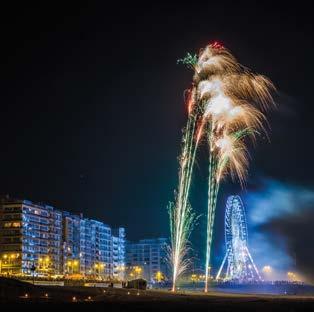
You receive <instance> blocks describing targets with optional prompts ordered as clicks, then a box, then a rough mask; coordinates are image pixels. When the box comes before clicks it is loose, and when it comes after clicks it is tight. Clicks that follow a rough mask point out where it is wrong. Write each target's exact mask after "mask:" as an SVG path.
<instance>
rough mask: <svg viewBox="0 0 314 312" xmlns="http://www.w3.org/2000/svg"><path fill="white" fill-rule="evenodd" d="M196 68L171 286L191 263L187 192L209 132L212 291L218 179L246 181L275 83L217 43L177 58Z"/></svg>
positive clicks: (174, 208)
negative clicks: (249, 145) (249, 146)
mask: <svg viewBox="0 0 314 312" xmlns="http://www.w3.org/2000/svg"><path fill="white" fill-rule="evenodd" d="M179 61H181V62H182V63H184V64H186V65H187V66H188V67H189V68H192V69H193V70H194V77H193V88H192V91H191V97H190V100H189V104H188V112H189V116H188V122H187V127H186V129H185V133H184V139H183V148H182V155H181V158H180V173H179V187H178V193H177V197H176V204H175V205H174V204H172V205H171V207H170V219H171V222H170V223H171V241H172V253H171V257H172V258H171V260H172V266H173V285H174V286H173V289H175V282H176V279H177V277H178V276H179V275H180V273H182V272H183V271H184V269H185V268H186V265H187V260H186V253H187V242H188V237H189V235H190V232H191V229H192V224H193V218H194V214H193V213H192V210H191V207H190V206H189V204H188V194H189V188H190V183H191V177H192V169H193V164H194V159H195V153H196V149H197V146H198V144H199V142H200V140H201V138H202V136H205V135H206V139H207V143H208V147H209V178H208V209H207V242H206V261H205V276H206V278H205V291H206V292H207V289H208V275H209V265H210V252H211V244H212V236H213V225H214V219H215V210H216V202H217V195H218V191H219V186H220V182H221V181H222V179H223V178H224V177H225V176H226V175H227V174H230V175H231V177H232V178H233V179H235V178H238V179H239V181H240V183H241V185H243V183H244V181H245V178H246V175H247V168H248V151H247V145H246V139H245V138H246V137H251V138H252V139H253V140H254V139H255V137H256V135H257V134H258V133H259V131H264V127H263V124H264V122H265V120H266V119H265V116H264V114H263V111H265V110H266V109H267V108H268V107H269V105H270V104H272V103H273V99H272V96H271V92H272V90H273V89H274V86H273V84H272V83H271V82H270V81H269V80H268V79H267V78H266V77H264V76H261V75H255V74H253V73H252V72H250V71H249V70H248V69H246V68H244V67H243V66H241V65H240V64H239V63H238V62H237V61H236V59H235V58H234V57H233V55H232V54H231V53H230V52H229V51H228V50H226V49H225V48H224V47H222V46H221V45H220V44H217V43H214V44H210V45H208V46H206V48H205V49H204V50H202V51H201V52H200V54H199V56H197V55H194V56H192V55H191V54H187V56H186V57H185V58H184V59H182V60H179Z"/></svg>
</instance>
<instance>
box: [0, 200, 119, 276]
mask: <svg viewBox="0 0 314 312" xmlns="http://www.w3.org/2000/svg"><path fill="white" fill-rule="evenodd" d="M124 264H125V229H124V228H119V229H118V230H116V231H114V235H112V233H111V228H110V226H109V225H106V224H105V223H103V222H100V221H97V220H92V219H87V218H83V216H82V215H75V214H71V213H69V212H67V211H59V210H56V209H54V208H53V207H51V206H49V205H45V204H41V203H40V204H35V203H33V202H30V201H28V200H16V199H10V198H8V197H5V198H2V199H1V200H0V273H1V274H14V275H16V274H25V275H31V274H33V271H32V267H35V268H36V270H35V274H36V275H38V276H47V275H60V274H61V275H76V274H80V275H82V276H86V277H91V278H102V279H108V278H110V279H111V278H121V277H122V276H123V273H124ZM122 272H123V273H122Z"/></svg>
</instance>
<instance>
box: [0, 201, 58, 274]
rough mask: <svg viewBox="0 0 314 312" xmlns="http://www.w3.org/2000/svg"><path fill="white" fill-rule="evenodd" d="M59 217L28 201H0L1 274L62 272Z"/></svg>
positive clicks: (45, 208)
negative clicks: (34, 270) (33, 268)
mask: <svg viewBox="0 0 314 312" xmlns="http://www.w3.org/2000/svg"><path fill="white" fill-rule="evenodd" d="M61 246H62V214H61V212H60V211H58V210H54V209H53V207H51V206H48V205H43V204H34V203H32V202H30V201H27V200H14V199H9V198H5V199H1V202H0V259H1V266H0V269H1V273H8V274H31V273H32V267H36V269H37V272H38V274H40V275H48V274H61V273H62V263H61V256H62V250H61V249H62V248H61Z"/></svg>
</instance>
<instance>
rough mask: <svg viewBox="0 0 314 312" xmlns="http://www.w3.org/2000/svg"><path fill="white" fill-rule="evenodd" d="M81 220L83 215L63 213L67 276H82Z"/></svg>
mask: <svg viewBox="0 0 314 312" xmlns="http://www.w3.org/2000/svg"><path fill="white" fill-rule="evenodd" d="M81 219H82V216H81V215H80V216H79V215H73V214H71V213H69V212H67V211H63V246H62V247H63V248H62V254H63V257H62V266H63V272H64V273H65V274H80V273H81V272H82V271H83V270H82V263H81V261H80V258H81V246H80V244H81V237H80V233H81Z"/></svg>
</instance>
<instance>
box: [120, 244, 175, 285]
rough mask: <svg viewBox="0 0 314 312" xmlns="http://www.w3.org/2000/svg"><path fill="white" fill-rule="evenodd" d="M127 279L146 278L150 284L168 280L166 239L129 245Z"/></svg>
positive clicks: (127, 250)
mask: <svg viewBox="0 0 314 312" xmlns="http://www.w3.org/2000/svg"><path fill="white" fill-rule="evenodd" d="M126 246H127V248H126V268H127V273H126V274H127V278H128V279H132V278H139V277H141V278H144V279H146V280H147V281H149V282H159V281H161V280H166V279H167V278H168V276H169V269H168V263H167V246H168V240H167V239H166V238H156V239H142V240H140V241H138V242H136V243H130V242H128V243H127V245H126Z"/></svg>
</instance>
